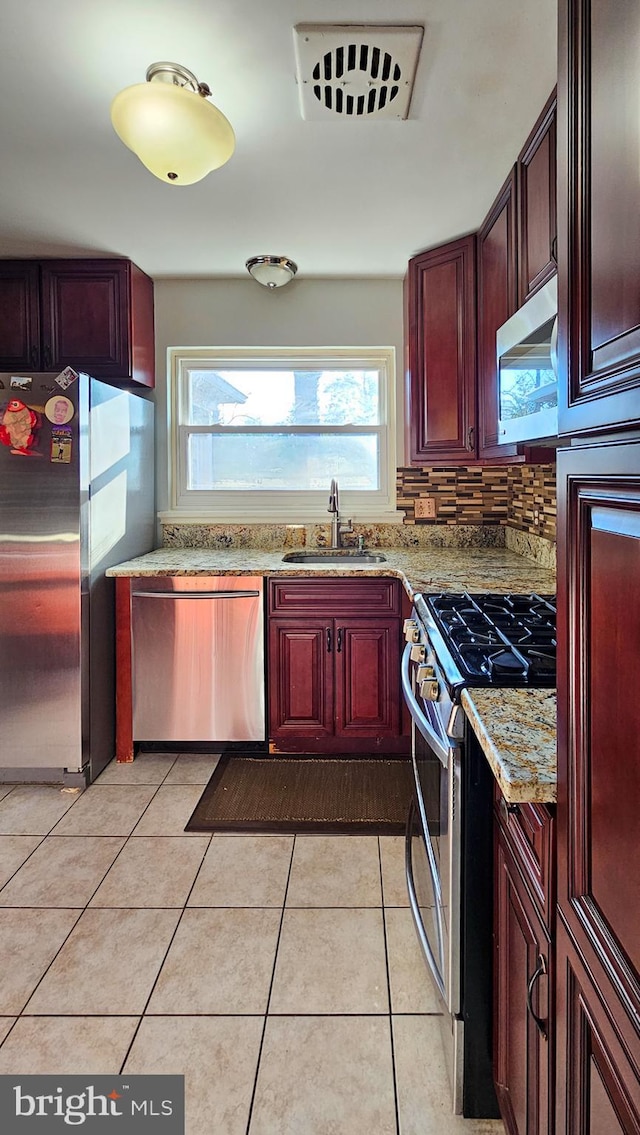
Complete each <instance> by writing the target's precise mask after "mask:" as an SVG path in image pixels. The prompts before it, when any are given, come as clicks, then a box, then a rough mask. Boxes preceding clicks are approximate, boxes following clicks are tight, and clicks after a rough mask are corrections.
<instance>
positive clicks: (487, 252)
mask: <svg viewBox="0 0 640 1135" xmlns="http://www.w3.org/2000/svg"><path fill="white" fill-rule="evenodd" d="M516 307H517V276H516V171H515V167H514V169H513V170H512V171H511V173H510V174H509V177H508V178H507V180H506V181H505V183H504V185H503V187H502V189H501V190H500V193H499V194H498V196H497V198H496V200H495V203H494V205H493V206H492V208H491V211H490V213H489V215H488V216H487V219H486V220H485V222H484V224H483V226H482V228H481V229H480V232H479V233H478V420H479V430H480V438H479V441H478V446H479V456H480V457H481V458H483V459H495V458H496V457H512V456H515V455H516V454H517V446H516V445H500V438H499V437H498V419H499V407H498V360H497V355H496V331H497V330H498V328H499V327H501V326H502V324H503V323H505V322H506V320H507V319H508V318H509V316H511V315H513V313H514V311H515V310H516Z"/></svg>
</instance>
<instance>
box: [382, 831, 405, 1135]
mask: <svg viewBox="0 0 640 1135" xmlns="http://www.w3.org/2000/svg"><path fill="white" fill-rule="evenodd" d="M378 870H379V871H380V894H381V896H382V934H383V937H384V961H385V966H386V970H387V994H388V997H389V1017H388V1019H389V1043H390V1045H391V1075H392V1078H393V1106H394V1110H395V1117H396V1135H400V1111H399V1108H398V1084H397V1078H396V1054H395V1046H394V1042H393V1002H392V1000H391V976H390V967H389V945H388V942H387V918H386V908H385V905H384V881H383V874H382V848H381V846H380V836H378Z"/></svg>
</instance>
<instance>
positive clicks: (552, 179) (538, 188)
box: [517, 91, 557, 307]
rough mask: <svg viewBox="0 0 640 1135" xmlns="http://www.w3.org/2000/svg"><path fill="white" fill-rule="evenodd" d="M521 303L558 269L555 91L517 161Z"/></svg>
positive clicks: (519, 299) (519, 295) (519, 289)
mask: <svg viewBox="0 0 640 1135" xmlns="http://www.w3.org/2000/svg"><path fill="white" fill-rule="evenodd" d="M517 178H518V306H519V307H521V306H522V304H523V303H526V301H527V300H528V299H530V298H531V296H532V295H534V293H535V292H537V291H538V289H539V288H541V287H542V285H543V284H546V282H547V280H550V279H551V277H552V276H554V275H555V273H556V256H557V247H556V246H557V239H556V229H557V217H556V92H555V91H554V92H553V94H552V95H551V97H550V99H549V101H548V102H547V104H546V106H545V108H544V110H543V111H542V114H541V115H540V118H539V119H538V121H537V122H536V125H535V126H534V128H533V130H532V131H531V134H530V135H529V137H528V139H527V141H526V143H525V145H524V147H523V149H522V152H521V154H520V157H519V158H518V163H517Z"/></svg>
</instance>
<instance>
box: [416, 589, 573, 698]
mask: <svg viewBox="0 0 640 1135" xmlns="http://www.w3.org/2000/svg"><path fill="white" fill-rule="evenodd" d="M554 602H555V596H552V597H548V598H547V597H545V596H540V595H494V594H491V595H470V594H466V593H465V594H462V595H436V596H429V597H426V603H427V606H428V608H429V609H430V611H431V614H432V615H433V617H434V618H435V620H436V623H437V625H438V627H439V630H440V633H441V634H442V637H443V640H444V644H445V646H446V647H447V648H448V650H449V651H450V652H451V655H452V657H453V658H454V660H455V663H456V666H458V668H459V669H460V673H461V679H462V681H463V682H464V681H467V682H470V683H473V684H476V685H480V684H489V685H502V686H507V685H553V684H554V682H555V670H556V662H555V648H556V630H555V607H554Z"/></svg>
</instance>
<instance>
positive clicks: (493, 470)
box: [397, 465, 556, 541]
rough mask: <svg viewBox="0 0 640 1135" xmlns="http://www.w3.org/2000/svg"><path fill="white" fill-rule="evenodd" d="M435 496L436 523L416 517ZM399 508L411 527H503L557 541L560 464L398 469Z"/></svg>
mask: <svg viewBox="0 0 640 1135" xmlns="http://www.w3.org/2000/svg"><path fill="white" fill-rule="evenodd" d="M424 497H434V498H435V505H436V516H435V519H431V520H425V519H422V518H417V517H416V514H415V512H416V500H419V499H420V498H424ZM397 501H398V508H399V509H403V510H404V511H405V524H409V525H416V526H418V525H420V526H422V525H429V526H434V525H439V524H449V525H459V524H463V525H468V524H483V525H485V524H499V525H507V526H508V527H510V528H516V529H518V530H520V531H521V532H527V533H529V534H531V535H533V536H538V537H543V538H544V539H546V540H553V541H555V538H556V478H555V465H470V466H442V467H433V468H421V469H418V468H415V469H414V468H412V469H398V475H397Z"/></svg>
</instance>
